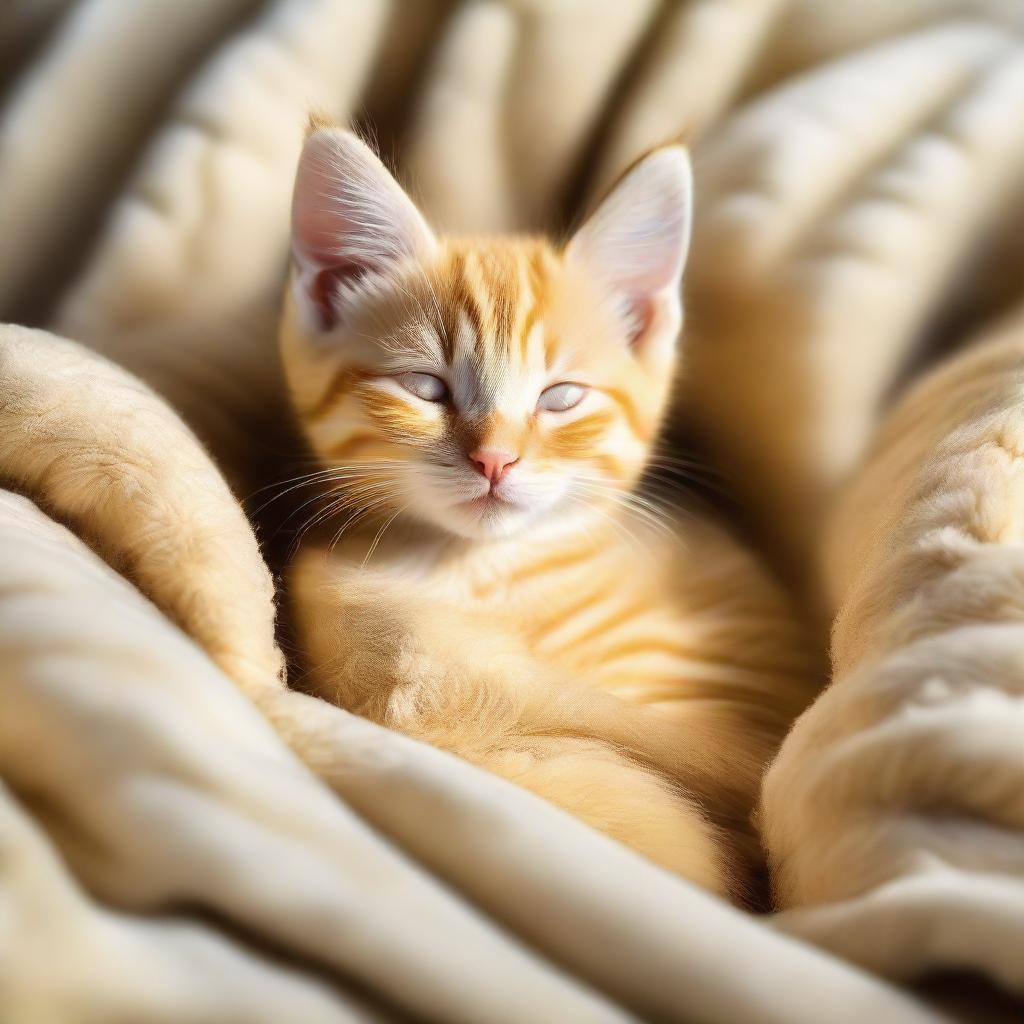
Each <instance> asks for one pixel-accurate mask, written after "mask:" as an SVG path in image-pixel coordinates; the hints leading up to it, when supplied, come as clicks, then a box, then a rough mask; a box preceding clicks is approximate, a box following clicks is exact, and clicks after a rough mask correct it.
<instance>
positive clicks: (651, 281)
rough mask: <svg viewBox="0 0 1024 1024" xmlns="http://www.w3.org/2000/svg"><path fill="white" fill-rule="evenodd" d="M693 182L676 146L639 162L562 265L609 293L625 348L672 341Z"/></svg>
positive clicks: (592, 219)
mask: <svg viewBox="0 0 1024 1024" xmlns="http://www.w3.org/2000/svg"><path fill="white" fill-rule="evenodd" d="M692 207H693V175H692V173H691V171H690V159H689V157H688V156H687V153H686V150H685V149H683V147H682V146H665V147H664V148H662V149H656V150H654V151H653V152H652V153H649V154H648V155H647V156H645V157H644V158H643V159H641V160H640V161H638V162H637V163H636V164H634V165H633V167H632V168H631V169H630V170H629V171H627V172H626V174H625V175H623V177H622V178H621V179H620V180H619V182H618V184H617V185H616V186H615V187H614V188H613V189H612V190H611V192H609V193H608V195H607V196H606V197H605V199H604V201H603V202H602V203H601V205H600V206H598V208H597V209H596V210H595V211H594V213H593V214H591V216H590V218H589V219H588V220H587V221H586V223H584V225H583V226H582V227H581V228H580V229H579V231H577V232H576V234H575V235H574V236H573V238H572V240H571V241H570V242H569V245H568V247H567V249H566V259H567V260H568V261H570V262H572V263H577V264H579V265H580V266H581V267H582V268H583V269H584V270H585V271H586V272H587V273H588V274H590V275H592V276H593V277H594V278H595V279H596V280H597V281H598V282H599V283H600V285H601V286H602V287H603V288H606V289H607V290H608V292H609V293H610V295H611V297H612V299H613V302H614V305H615V309H616V312H618V313H619V314H620V315H621V316H622V319H623V323H624V325H625V327H626V331H627V333H628V335H629V338H630V342H631V343H633V344H635V345H637V346H638V347H639V346H641V345H643V344H644V342H645V340H646V339H648V338H649V337H654V336H657V337H659V338H661V339H663V340H665V339H667V343H668V344H672V343H674V341H675V336H676V334H677V333H678V331H679V327H680V324H681V321H682V296H681V290H680V286H681V281H682V276H683V267H684V266H685V264H686V255H687V252H688V250H689V247H690V222H691V219H692Z"/></svg>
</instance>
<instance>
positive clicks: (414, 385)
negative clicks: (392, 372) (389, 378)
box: [395, 372, 448, 402]
mask: <svg viewBox="0 0 1024 1024" xmlns="http://www.w3.org/2000/svg"><path fill="white" fill-rule="evenodd" d="M395 380H397V381H398V383H399V384H401V385H402V387H403V388H405V390H406V391H408V392H409V393H410V394H413V395H415V396H416V397H417V398H422V399H423V401H424V402H444V401H445V400H446V399H447V398H448V385H447V384H445V382H444V381H443V380H441V378H440V377H435V376H434V375H433V374H432V373H412V372H410V373H400V374H399V375H398V376H397V377H396V378H395Z"/></svg>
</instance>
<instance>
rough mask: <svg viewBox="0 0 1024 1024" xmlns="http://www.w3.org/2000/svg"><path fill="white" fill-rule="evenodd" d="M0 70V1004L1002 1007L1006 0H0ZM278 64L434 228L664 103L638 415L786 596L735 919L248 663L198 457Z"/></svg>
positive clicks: (234, 551)
mask: <svg viewBox="0 0 1024 1024" xmlns="http://www.w3.org/2000/svg"><path fill="white" fill-rule="evenodd" d="M0 90H2V92H0V318H3V319H6V320H10V321H12V322H14V323H17V324H22V323H24V324H32V325H34V328H42V329H33V328H30V327H26V326H14V325H13V323H12V325H8V326H3V327H0V483H2V486H3V488H4V489H3V490H2V491H0V691H2V692H0V696H2V698H3V708H4V711H3V715H2V716H0V781H2V785H0V1018H2V1019H3V1020H5V1021H6V1020H7V1019H10V1020H11V1021H12V1022H13V1021H16V1022H18V1024H49V1022H55V1024H56V1022H60V1024H93V1022H97V1024H99V1022H102V1024H116V1022H120V1021H123V1022H125V1024H148V1022H161V1024H162V1022H168V1024H170V1022H175V1024H193V1022H210V1024H214V1022H216V1024H222V1022H227V1021H238V1022H250V1021H251V1022H259V1021H267V1022H270V1021H285V1020H287V1021H292V1020H294V1021H301V1022H303V1024H305V1022H310V1024H313V1022H319V1021H324V1022H328V1021H330V1022H334V1021H339V1022H340V1021H386V1020H400V1019H406V1018H407V1017H410V1016H411V1017H415V1018H416V1019H426V1020H434V1021H439V1022H444V1024H449V1022H480V1024H484V1022H486V1024H493V1022H502V1021H507V1022H509V1024H516V1022H523V1021H552V1022H554V1021H558V1022H569V1021H633V1020H659V1021H662V1020H663V1021H682V1020H700V1021H707V1022H721V1024H735V1022H736V1021H750V1022H765V1024H769V1022H771V1024H775V1022H778V1024H783V1022H785V1024H799V1022H807V1024H818V1022H820V1021H825V1020H827V1021H829V1022H830V1024H831V1022H839V1024H842V1022H846V1021H848V1022H850V1024H855V1022H860V1021H864V1020H879V1021H885V1022H887V1024H888V1022H908V1024H910V1022H920V1024H927V1022H931V1024H939V1022H943V1021H949V1020H962V1021H982V1020H999V1019H1007V1020H1012V1019H1015V1016H1016V1015H1017V1014H1019V1005H1020V1004H1019V1002H1018V1004H1016V1006H1017V1007H1018V1008H1014V1007H1013V1006H1011V1004H1012V1002H1013V1000H1015V999H1016V1000H1020V999H1024V973H1022V968H1021V964H1022V960H1021V957H1020V953H1019V951H1020V950H1021V949H1022V948H1024V881H1022V878H1024V808H1022V806H1021V796H1020V794H1021V793H1022V792H1024V718H1022V714H1024V713H1022V703H1021V702H1022V700H1024V696H1022V687H1021V671H1020V665H1021V664H1022V651H1024V633H1022V630H1021V627H1020V622H1021V619H1022V615H1024V589H1022V586H1021V580H1020V575H1021V572H1020V566H1019V565H1018V562H1019V548H1020V541H1021V529H1022V527H1021V524H1022V521H1024V509H1022V506H1021V493H1022V492H1021V484H1020V479H1019V478H1020V468H1019V467H1020V462H1021V451H1022V446H1024V425H1022V423H1021V415H1020V407H1021V400H1022V394H1021V388H1022V386H1024V315H1022V314H1021V312H1020V311H1019V303H1020V302H1021V301H1024V292H1022V288H1024V285H1022V281H1021V275H1020V266H1021V265H1022V260H1024V245H1022V243H1021V238H1024V230H1022V229H1024V128H1022V125H1024V9H1022V6H1021V4H1020V3H1019V2H1018V0H904V2H901V3H899V4H893V3H886V2H883V0H870V2H864V3H858V4H840V3H836V2H834V0H743V2H739V0H671V2H669V0H636V2H630V3H621V2H620V0H544V2H542V0H463V2H459V0H417V2H416V3H415V4H413V3H410V2H402V0H264V2H259V0H187V2H186V0H181V2H178V3H175V4H166V3H158V2H156V0H135V2H133V3H130V4H125V3H118V2H115V0H45V2H34V3H32V2H27V0H15V2H14V3H11V4H7V5H4V6H3V7H2V9H0ZM311 108H318V109H322V110H325V111H327V112H329V113H331V114H332V115H334V116H336V117H338V118H340V119H342V120H349V121H353V122H355V123H359V124H363V125H365V126H366V127H367V129H368V130H369V131H371V132H372V133H373V134H374V135H375V137H376V138H377V139H378V140H379V142H380V145H381V148H382V151H383V152H384V154H385V155H386V156H387V157H388V158H390V159H392V161H393V163H394V165H395V166H396V169H397V171H398V173H399V175H400V176H401V177H402V178H403V180H405V182H406V183H407V184H408V185H409V186H410V188H411V190H412V191H413V193H414V194H416V195H417V196H418V197H419V198H420V199H421V201H422V204H423V206H424V208H425V210H426V211H427V213H428V215H429V216H430V217H431V218H432V219H433V220H434V221H435V222H436V223H437V224H438V225H439V226H440V227H442V228H444V229H447V230H459V231H469V232H473V231H491V230H538V229H550V230H553V231H560V230H562V229H564V227H565V226H566V225H567V224H569V223H570V222H572V221H573V220H574V219H575V218H577V217H578V216H579V215H580V214H581V212H582V211H584V210H585V209H586V207H587V206H588V204H590V203H592V202H593V201H594V199H595V197H596V196H598V195H599V194H600V193H601V191H602V190H603V189H604V188H605V187H606V186H607V185H608V183H609V182H610V181H611V180H612V179H613V178H614V177H615V175H616V174H617V173H619V171H621V169H622V168H623V167H624V166H625V165H627V164H628V163H629V162H630V161H631V160H632V159H634V158H635V157H636V156H637V155H638V154H639V153H641V152H642V151H643V150H644V149H646V148H647V147H649V146H651V145H655V144H657V143H658V142H660V141H662V140H664V139H666V138H672V137H676V136H679V135H683V136H685V137H686V138H687V139H689V140H690V141H691V144H692V146H693V151H694V164H695V169H696V173H697V185H698V205H697V224H696V231H695V239H694V249H693V256H692V263H691V267H692V269H691V271H690V272H689V275H688V280H687V283H686V289H687V296H686V297H687V310H688V312H687V318H688V319H687V328H686V341H685V345H686V363H687V368H686V373H685V375H684V379H683V381H682V385H683V386H682V389H681V394H680V401H679V415H678V424H677V425H678V428H679V430H680V431H681V432H682V433H683V434H685V436H686V439H687V440H688V441H692V442H694V443H695V444H697V445H698V446H699V447H700V449H701V450H702V451H703V452H704V453H705V454H706V457H707V459H708V461H709V463H710V465H711V467H712V468H713V469H714V470H715V471H716V472H718V473H720V474H721V476H722V478H723V480H724V481H725V485H724V486H725V487H726V488H727V489H728V490H729V491H730V493H731V495H732V496H733V497H734V498H735V500H736V506H737V516H736V524H735V525H737V526H738V527H739V528H741V529H743V530H745V531H746V532H747V533H748V534H749V536H750V537H751V538H753V539H754V540H755V541H756V542H757V543H758V544H759V549H760V551H761V553H762V555H763V557H764V559H765V560H766V561H767V562H768V563H770V564H771V565H772V566H773V567H774V568H775V569H776V570H777V571H778V573H779V575H780V576H781V577H782V578H783V579H784V580H786V581H787V582H788V583H789V584H790V585H791V587H792V589H793V591H794V593H795V594H796V595H798V597H799V598H800V599H801V600H802V601H803V603H804V607H805V608H806V611H807V614H808V616H809V617H810V618H811V619H813V620H814V621H815V622H816V623H817V624H818V625H819V627H820V634H821V637H822V642H821V647H822V654H823V656H824V652H825V647H826V640H825V636H826V634H827V633H829V632H830V631H831V632H832V637H833V639H832V646H831V680H830V682H829V685H828V686H827V687H826V688H825V689H824V692H823V693H822V694H821V695H820V697H819V698H818V699H817V700H816V701H815V702H814V703H813V704H812V705H811V707H810V708H809V709H808V710H807V711H806V712H804V714H803V715H802V716H801V717H800V718H799V720H798V721H797V723H796V725H795V727H794V729H793V730H792V732H791V733H790V735H789V737H788V738H787V740H786V741H785V742H784V744H783V746H782V748H781V750H780V752H779V754H778V756H777V758H776V760H775V762H774V764H773V767H772V768H771V770H770V772H769V774H768V777H767V781H766V785H765V790H764V799H763V803H762V807H761V808H760V811H759V814H758V821H759V824H760V826H761V829H762V834H763V837H764V845H765V848H766V852H767V855H768V860H769V862H770V866H771V869H772V884H773V892H774V898H775V908H774V909H775V912H774V913H773V914H771V915H769V916H762V917H755V916H753V915H749V914H746V913H743V912H740V911H738V910H736V909H734V908H732V907H729V906H727V905H725V904H724V903H722V902H720V901H718V900H716V899H714V898H712V897H711V896H709V895H707V894H705V893H703V892H701V891H699V890H697V889H695V888H693V887H691V886H688V885H686V884H685V883H683V882H681V881H679V880H677V879H674V878H671V877H668V876H667V875H665V874H664V873H662V872H661V871H660V870H658V869H657V868H655V867H653V866H652V865H650V864H648V863H647V862H645V861H643V860H642V859H640V858H639V857H637V856H635V855H633V854H632V853H630V852H629V851H627V850H625V849H624V848H621V847H619V846H618V845H617V844H615V843H614V842H612V841H611V840H608V839H606V838H604V837H603V836H600V835H598V834H596V833H593V832H591V831H590V830H589V829H587V828H586V827H585V826H583V825H581V824H580V823H578V822H576V821H574V820H572V819H570V818H568V817H566V816H565V815H563V814H562V813H561V812H559V811H558V810H556V809H555V808H553V807H551V806H549V805H547V804H545V803H543V802H542V801H539V800H538V799H536V798H534V797H532V796H531V795H530V794H528V793H526V792H524V791H521V790H519V789H517V788H515V787H513V786H510V785H508V784H506V783H503V782H502V781H500V780H498V779H496V778H492V777H490V776H485V775H483V774H481V773H479V772H477V771H475V770H473V769H472V768H470V767H469V766H468V765H465V764H463V763H461V762H459V761H457V760H456V759H454V758H452V757H449V756H447V755H445V754H443V753H441V752H439V751H436V750H434V749H431V748H429V747H425V746H421V745H419V744H416V743H413V742H411V741H409V740H407V739H404V738H403V737H401V736H398V735H396V734H392V733H389V732H387V731H385V730H382V729H380V728H379V727H377V726H374V725H372V724H371V723H369V722H366V721H363V720H361V719H358V718H355V717H353V716H350V715H348V714H346V713H344V712H342V711H340V710H339V709H337V708H334V707H332V706H330V705H327V704H325V703H323V702H321V701H317V700H314V699H312V698H310V697H307V696H304V695H302V694H300V693H298V692H295V691H292V690H290V689H289V688H288V686H287V679H286V671H285V662H284V658H283V656H282V653H281V651H280V650H279V648H278V645H277V642H276V639H275V633H274V621H275V600H276V597H275V584H274V578H273V574H272V571H271V569H270V568H268V565H267V563H266V562H265V560H264V554H263V552H261V549H260V545H259V543H258V540H257V534H256V532H255V531H254V526H253V524H252V523H251V522H250V520H249V518H248V517H247V515H246V513H245V511H244V510H243V506H242V505H241V504H240V502H239V499H245V498H248V497H250V496H251V495H253V494H254V493H255V492H257V491H258V489H259V488H260V487H261V486H263V485H265V484H266V483H267V482H268V481H270V480H273V479H278V478H279V477H280V472H279V467H277V466H276V464H275V458H276V457H277V455H278V454H279V453H280V452H281V451H282V450H284V449H285V448H286V447H287V444H288V436H287V433H288V429H289V428H288V420H287V416H286V414H285V412H284V403H283V400H282V388H281V382H280V376H279V372H278V365H277V357H276V352H275V346H274V338H275V332H276V319H277V305H276V304H277V295H278V292H279V289H280V286H281V282H282V280H283V274H284V268H285V265H286V260H287V232H288V223H287V222H288V204H289V198H290V190H291V179H292V175H293V172H294V166H295V162H296V159H297V155H298V151H299V146H300V144H301V138H302V128H303V124H304V121H305V117H306V114H307V112H308V111H309V110H310V109H311ZM1014 306H1016V307H1018V310H1017V312H1015V313H1010V314H1006V313H1005V311H1006V310H1007V309H1010V308H1011V307H1014ZM998 313H1003V314H1004V318H1003V319H1002V320H1001V321H1000V322H999V324H998V326H997V327H996V328H994V329H992V328H984V327H983V324H985V323H986V322H987V321H988V320H989V319H990V318H992V317H993V316H995V315H996V314H998ZM51 332H52V333H51ZM947 349H951V350H953V351H950V352H946V353H945V358H944V360H943V361H942V363H941V365H938V366H936V367H933V366H932V365H931V364H932V363H933V362H935V360H936V357H937V356H938V355H939V354H940V352H942V350H947ZM275 474H276V475H275ZM248 507H250V508H251V507H252V506H251V503H250V505H249V506H248ZM722 514H723V515H725V514H726V513H725V512H723V513H722ZM938 971H956V972H961V973H959V974H958V977H961V978H962V977H963V976H964V974H963V973H962V972H967V973H970V975H971V976H972V980H973V982H974V983H975V984H977V985H979V986H981V985H985V986H988V987H989V990H990V991H989V996H990V1002H991V1008H990V1009H985V1008H983V1004H982V1002H981V1000H980V999H979V998H975V997H973V996H972V997H971V998H969V999H966V1000H964V999H956V998H953V995H952V994H951V992H950V989H949V987H948V986H946V987H941V988H936V987H934V986H930V985H929V984H928V983H929V980H930V979H931V978H932V976H933V975H934V974H935V972H938ZM971 991H972V992H979V991H981V988H975V989H972V990H971ZM996 993H999V994H996ZM1000 1013H1002V1017H1001V1016H1000Z"/></svg>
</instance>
